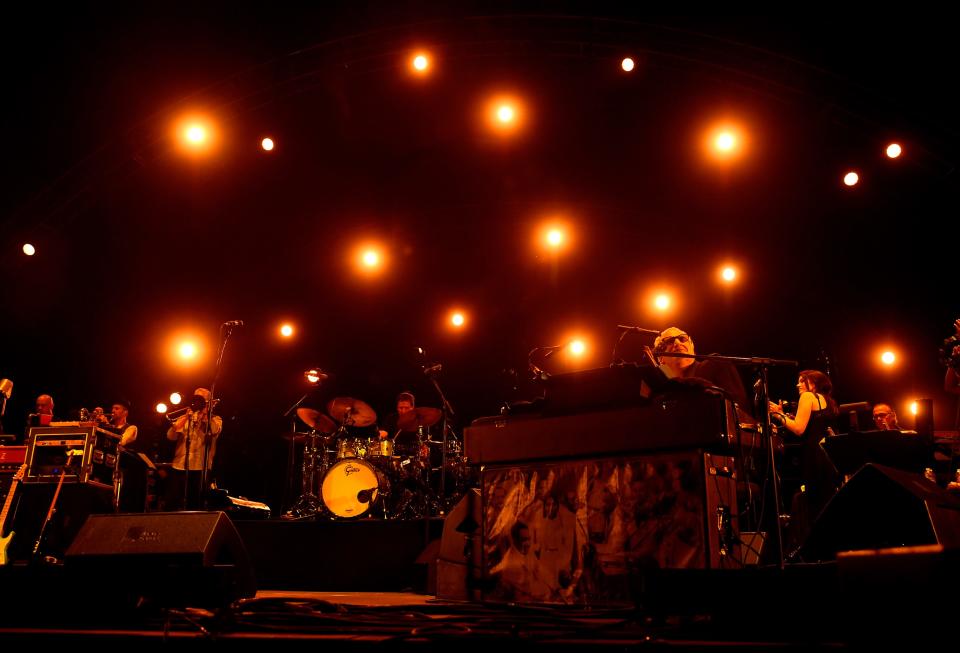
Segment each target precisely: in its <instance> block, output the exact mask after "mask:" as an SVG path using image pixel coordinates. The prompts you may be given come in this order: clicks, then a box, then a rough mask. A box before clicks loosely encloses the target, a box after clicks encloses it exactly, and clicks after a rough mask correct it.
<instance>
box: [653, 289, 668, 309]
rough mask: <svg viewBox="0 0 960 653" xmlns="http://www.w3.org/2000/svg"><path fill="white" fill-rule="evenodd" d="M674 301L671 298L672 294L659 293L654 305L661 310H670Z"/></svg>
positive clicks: (654, 299)
mask: <svg viewBox="0 0 960 653" xmlns="http://www.w3.org/2000/svg"><path fill="white" fill-rule="evenodd" d="M672 303H673V302H672V301H671V300H670V295H668V294H666V293H659V294H658V295H657V296H656V297H654V298H653V307H654V308H655V309H657V310H658V311H661V312H662V311H667V310H670V305H671V304H672Z"/></svg>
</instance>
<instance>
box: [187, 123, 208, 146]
mask: <svg viewBox="0 0 960 653" xmlns="http://www.w3.org/2000/svg"><path fill="white" fill-rule="evenodd" d="M184 137H185V138H186V139H187V142H188V143H190V144H191V145H203V144H204V143H205V142H206V140H207V130H206V129H205V128H204V127H203V125H190V126H189V127H187V130H186V131H185V132H184Z"/></svg>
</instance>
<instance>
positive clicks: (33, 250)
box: [23, 243, 37, 256]
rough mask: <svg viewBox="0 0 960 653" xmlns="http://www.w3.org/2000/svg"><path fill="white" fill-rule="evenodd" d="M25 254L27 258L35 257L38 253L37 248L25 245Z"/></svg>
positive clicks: (28, 244)
mask: <svg viewBox="0 0 960 653" xmlns="http://www.w3.org/2000/svg"><path fill="white" fill-rule="evenodd" d="M23 253H24V254H26V255H27V256H33V255H34V254H36V253H37V248H36V247H34V246H33V245H31V244H30V243H24V244H23Z"/></svg>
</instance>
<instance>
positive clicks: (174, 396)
mask: <svg viewBox="0 0 960 653" xmlns="http://www.w3.org/2000/svg"><path fill="white" fill-rule="evenodd" d="M181 401H183V396H182V395H181V394H180V393H179V392H171V393H170V403H171V404H173V405H174V406H179V405H180V402H181Z"/></svg>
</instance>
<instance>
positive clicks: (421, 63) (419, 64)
mask: <svg viewBox="0 0 960 653" xmlns="http://www.w3.org/2000/svg"><path fill="white" fill-rule="evenodd" d="M410 67H411V68H413V71H414V72H415V73H417V74H421V75H422V74H424V73H426V72H427V69H428V68H430V57H429V56H427V54H426V53H425V52H418V53H417V54H416V55H414V57H413V59H411V60H410Z"/></svg>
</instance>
